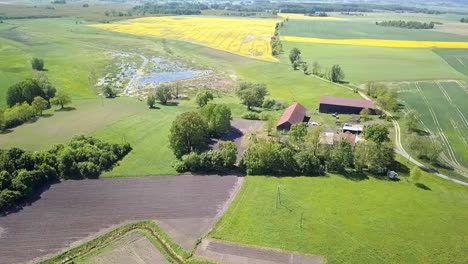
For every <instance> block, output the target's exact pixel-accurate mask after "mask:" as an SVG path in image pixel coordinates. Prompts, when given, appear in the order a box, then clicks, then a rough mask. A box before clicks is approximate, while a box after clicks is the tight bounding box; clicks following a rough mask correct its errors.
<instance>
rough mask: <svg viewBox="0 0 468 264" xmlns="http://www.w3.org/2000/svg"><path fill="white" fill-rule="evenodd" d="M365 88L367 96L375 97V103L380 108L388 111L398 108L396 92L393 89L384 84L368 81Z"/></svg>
mask: <svg viewBox="0 0 468 264" xmlns="http://www.w3.org/2000/svg"><path fill="white" fill-rule="evenodd" d="M365 90H366V94H367V95H368V96H370V97H372V98H374V99H376V102H377V105H379V106H380V107H381V108H382V109H384V110H386V111H389V112H394V111H396V110H398V98H397V93H396V92H395V91H394V90H393V89H389V88H388V87H387V86H386V85H385V84H383V83H376V82H368V83H366V88H365Z"/></svg>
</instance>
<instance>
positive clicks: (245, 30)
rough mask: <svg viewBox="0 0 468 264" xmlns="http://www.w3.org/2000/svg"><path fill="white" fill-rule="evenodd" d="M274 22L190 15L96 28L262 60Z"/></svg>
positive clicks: (268, 54)
mask: <svg viewBox="0 0 468 264" xmlns="http://www.w3.org/2000/svg"><path fill="white" fill-rule="evenodd" d="M277 22H278V21H277V20H273V19H244V18H216V17H192V16H177V17H175V16H166V17H145V18H138V19H132V20H127V21H123V22H119V23H114V24H97V25H93V26H94V27H96V28H101V29H105V30H111V31H117V32H122V33H128V34H135V35H143V36H154V37H158V38H167V39H176V40H184V41H189V42H193V43H197V44H200V45H204V46H207V47H210V48H214V49H219V50H223V51H228V52H231V53H235V54H238V55H242V56H247V57H251V58H255V59H261V60H266V61H277V60H276V59H275V58H274V57H273V56H272V55H271V46H270V38H271V37H272V36H273V34H274V31H275V24H276V23H277Z"/></svg>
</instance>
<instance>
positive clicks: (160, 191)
mask: <svg viewBox="0 0 468 264" xmlns="http://www.w3.org/2000/svg"><path fill="white" fill-rule="evenodd" d="M238 180H239V179H238V178H237V177H233V176H222V177H221V176H180V177H177V176H175V177H174V176H172V177H144V178H114V179H98V180H81V181H65V182H63V183H60V184H55V185H52V186H51V187H50V189H49V190H47V191H46V192H44V193H42V195H41V198H40V199H39V200H37V201H35V202H34V203H32V205H30V206H26V207H25V208H23V209H22V210H21V211H19V212H16V213H12V214H9V215H7V216H4V217H0V229H3V233H2V236H1V238H0V256H1V257H0V263H2V264H3V263H5V264H7V263H8V264H11V263H25V262H29V261H32V260H33V259H36V258H41V257H44V256H46V255H51V254H57V253H59V252H61V251H64V250H66V249H67V248H69V247H70V246H72V245H74V246H76V245H77V244H78V243H81V242H85V241H88V240H90V239H91V238H93V237H95V236H96V235H97V234H102V233H104V232H106V231H110V230H111V229H112V228H115V227H116V226H117V225H121V224H122V223H126V222H129V221H136V220H142V219H156V220H157V221H158V222H159V224H160V226H161V228H163V230H164V231H165V232H166V233H167V234H168V235H169V236H170V237H171V238H173V239H174V240H175V242H177V243H179V244H180V245H181V246H182V247H184V248H185V249H187V250H191V249H192V248H193V246H194V245H195V242H196V240H197V239H198V238H199V237H201V236H202V235H204V234H206V233H207V232H208V231H209V230H210V228H211V227H212V225H213V224H214V223H215V221H216V217H217V215H218V213H219V211H220V210H222V209H223V208H225V206H226V203H227V202H228V201H229V200H230V198H231V196H232V193H233V191H234V189H236V188H235V186H236V184H237V182H238Z"/></svg>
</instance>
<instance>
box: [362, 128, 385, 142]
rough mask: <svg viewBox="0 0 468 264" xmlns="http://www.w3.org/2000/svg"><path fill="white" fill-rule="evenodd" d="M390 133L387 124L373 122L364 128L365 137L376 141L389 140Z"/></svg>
mask: <svg viewBox="0 0 468 264" xmlns="http://www.w3.org/2000/svg"><path fill="white" fill-rule="evenodd" d="M389 134H390V132H389V130H388V127H387V126H386V125H385V124H373V125H370V126H368V127H366V128H365V129H364V138H365V139H366V140H371V141H374V142H376V143H383V142H389V141H390V138H389V137H388V135H389Z"/></svg>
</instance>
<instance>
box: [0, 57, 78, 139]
mask: <svg viewBox="0 0 468 264" xmlns="http://www.w3.org/2000/svg"><path fill="white" fill-rule="evenodd" d="M31 67H32V68H33V69H34V70H37V71H40V70H43V68H44V62H43V61H42V60H40V59H33V60H32V61H31ZM6 103H7V105H8V108H6V109H4V110H1V109H0V130H1V131H3V130H4V129H8V128H13V127H16V126H19V125H21V124H23V123H25V122H28V121H30V120H33V119H35V118H37V117H38V116H42V112H43V111H44V110H46V109H48V108H50V107H51V105H58V106H60V108H61V109H63V108H64V107H65V105H67V104H70V103H71V97H70V96H69V95H68V94H67V93H65V92H64V91H63V90H59V91H57V89H56V88H55V87H54V86H53V85H52V84H51V83H50V82H49V80H48V79H47V77H46V76H44V75H41V74H39V75H38V76H37V77H36V78H28V79H25V80H23V81H21V82H19V83H16V84H14V85H12V86H10V87H9V88H8V89H7V92H6Z"/></svg>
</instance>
